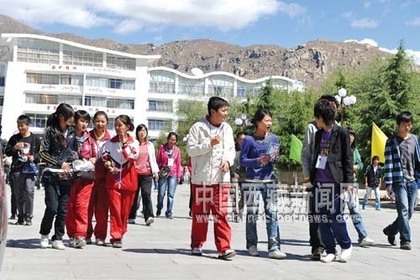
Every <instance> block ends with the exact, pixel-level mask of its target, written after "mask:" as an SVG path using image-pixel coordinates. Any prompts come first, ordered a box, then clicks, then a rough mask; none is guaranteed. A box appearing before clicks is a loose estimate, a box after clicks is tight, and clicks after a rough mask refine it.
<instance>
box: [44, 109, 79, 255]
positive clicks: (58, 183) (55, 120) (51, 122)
mask: <svg viewBox="0 0 420 280" xmlns="http://www.w3.org/2000/svg"><path fill="white" fill-rule="evenodd" d="M73 116H74V111H73V108H72V107H71V106H70V105H69V104H66V103H61V104H60V105H58V107H57V109H56V111H55V112H54V113H53V114H51V115H50V116H49V117H48V120H47V128H46V129H45V134H44V140H43V142H42V145H41V150H40V156H41V159H42V160H43V161H44V162H45V163H46V165H47V166H46V167H47V168H46V169H45V170H44V173H43V176H42V183H43V185H44V189H45V206H46V208H45V212H44V217H43V218H42V221H41V229H40V231H39V233H40V234H41V240H40V246H41V248H47V247H48V246H49V234H50V232H51V228H52V226H53V223H54V235H53V236H52V237H51V240H52V241H53V243H52V247H53V248H55V249H58V250H64V249H65V246H64V244H63V241H62V240H63V236H64V230H65V224H66V214H67V203H68V200H69V196H70V191H71V186H72V185H73V172H72V166H71V162H72V161H73V160H76V159H78V157H79V156H78V153H77V150H78V146H77V141H76V137H75V133H74V127H73V126H72V125H73ZM54 219H55V222H54Z"/></svg>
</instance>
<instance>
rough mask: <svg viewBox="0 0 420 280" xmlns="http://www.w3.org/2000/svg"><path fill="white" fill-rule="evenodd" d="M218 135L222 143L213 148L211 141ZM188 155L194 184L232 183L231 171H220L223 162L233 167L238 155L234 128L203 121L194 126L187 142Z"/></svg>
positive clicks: (226, 124)
mask: <svg viewBox="0 0 420 280" xmlns="http://www.w3.org/2000/svg"><path fill="white" fill-rule="evenodd" d="M218 134H219V135H220V136H221V137H222V141H221V143H219V144H217V145H215V146H213V147H212V146H211V143H210V140H211V138H212V137H214V136H216V135H218ZM187 153H188V155H189V156H190V157H191V166H192V174H191V182H192V183H193V184H199V185H204V184H206V185H209V184H218V183H230V171H227V172H222V171H221V170H220V165H221V164H222V161H228V162H229V165H230V166H232V165H233V163H234V159H235V154H236V152H235V142H234V139H233V131H232V127H231V126H230V125H229V124H228V123H222V124H221V125H220V126H219V127H215V126H213V125H211V124H210V122H209V121H208V120H207V119H203V120H201V121H198V122H196V123H195V124H193V126H192V127H191V129H190V132H189V136H188V140H187Z"/></svg>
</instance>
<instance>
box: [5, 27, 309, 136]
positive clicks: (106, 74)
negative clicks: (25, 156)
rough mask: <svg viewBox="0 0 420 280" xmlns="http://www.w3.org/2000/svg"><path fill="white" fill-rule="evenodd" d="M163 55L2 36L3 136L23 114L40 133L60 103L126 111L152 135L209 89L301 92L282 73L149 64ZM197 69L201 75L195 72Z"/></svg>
mask: <svg viewBox="0 0 420 280" xmlns="http://www.w3.org/2000/svg"><path fill="white" fill-rule="evenodd" d="M159 58H160V56H159V55H134V54H129V53H123V52H117V51H112V50H108V49H101V48H96V47H91V46H87V45H82V44H78V43H74V42H70V41H66V40H61V39H57V38H52V37H47V36H42V35H34V34H1V38H0V117H1V124H2V126H3V134H2V138H5V139H8V138H9V137H10V136H11V135H12V134H13V133H16V130H17V129H16V119H17V118H18V116H19V115H21V114H26V115H28V116H30V117H31V119H32V131H33V132H35V133H40V134H42V132H43V129H44V128H45V124H46V120H47V118H48V116H49V115H50V114H51V113H53V112H54V111H55V109H56V106H57V105H58V104H60V103H63V102H64V103H68V104H71V105H73V106H74V109H75V110H78V109H84V110H86V111H88V112H89V113H90V114H91V115H92V116H93V114H94V113H95V112H96V111H98V110H102V111H105V112H106V113H107V114H108V116H109V119H110V123H109V128H110V129H113V125H114V119H115V117H116V116H118V115H120V114H126V115H129V116H130V117H131V118H132V119H133V121H134V123H135V125H137V124H140V123H144V124H146V125H147V126H148V128H149V135H150V137H152V138H155V137H158V136H159V134H160V131H161V130H162V129H163V128H164V127H165V125H166V124H168V122H170V123H172V125H175V123H174V122H173V120H176V114H175V112H176V108H177V102H178V100H180V99H187V100H191V99H200V100H207V99H208V98H209V97H210V96H212V95H220V96H224V97H227V98H230V97H239V98H241V97H246V96H247V95H248V94H257V93H258V90H259V89H260V88H261V87H262V86H263V85H264V83H265V82H266V81H267V80H268V79H271V81H272V84H273V86H274V87H276V88H280V89H284V90H288V91H291V90H297V91H302V90H303V84H302V83H301V82H299V81H296V80H292V79H289V78H286V77H282V76H272V77H265V78H262V79H258V80H247V79H243V78H240V77H238V76H235V75H233V74H231V73H227V72H212V73H207V74H202V73H200V71H195V75H187V74H184V73H181V72H179V71H176V70H173V69H170V68H166V67H154V68H149V63H150V62H151V61H153V60H157V59H159ZM197 72H198V74H197Z"/></svg>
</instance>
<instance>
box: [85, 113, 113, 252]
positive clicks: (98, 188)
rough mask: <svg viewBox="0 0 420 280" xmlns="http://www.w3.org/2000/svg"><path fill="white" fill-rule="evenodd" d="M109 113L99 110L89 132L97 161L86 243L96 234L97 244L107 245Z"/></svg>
mask: <svg viewBox="0 0 420 280" xmlns="http://www.w3.org/2000/svg"><path fill="white" fill-rule="evenodd" d="M107 125H108V115H107V114H106V113H105V112H104V111H97V112H96V113H95V115H93V129H92V130H91V131H90V132H89V133H90V137H91V138H92V139H93V140H94V141H95V151H96V155H97V156H96V157H97V158H96V163H95V181H94V183H93V188H92V193H91V196H90V201H89V209H88V228H87V234H86V243H87V244H92V235H95V244H96V245H98V246H105V245H106V244H105V239H106V235H107V231H108V209H109V207H108V193H107V191H106V188H105V176H106V173H107V171H106V170H105V168H104V164H103V162H102V154H101V152H100V151H101V149H102V147H103V145H104V144H105V143H106V142H107V141H109V140H110V139H111V133H110V132H109V131H108V130H107V129H106V127H107ZM93 214H95V220H96V224H95V228H93V226H92V219H93Z"/></svg>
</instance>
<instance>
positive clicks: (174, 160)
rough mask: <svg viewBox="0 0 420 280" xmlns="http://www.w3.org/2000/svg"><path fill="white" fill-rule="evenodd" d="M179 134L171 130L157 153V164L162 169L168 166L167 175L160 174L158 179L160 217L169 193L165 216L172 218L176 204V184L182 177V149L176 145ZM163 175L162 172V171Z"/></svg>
mask: <svg viewBox="0 0 420 280" xmlns="http://www.w3.org/2000/svg"><path fill="white" fill-rule="evenodd" d="M177 141H178V135H177V134H176V133H175V132H169V134H168V137H166V143H165V144H164V145H160V147H159V150H158V155H157V164H158V166H159V168H160V169H163V168H168V172H167V174H166V176H159V181H158V197H157V198H158V203H157V210H156V216H157V217H159V216H160V214H161V211H162V208H163V200H164V199H165V195H166V193H167V194H168V198H167V203H166V211H165V216H166V218H168V219H172V215H173V213H172V210H173V206H174V197H175V191H176V186H177V184H178V183H179V181H180V180H181V177H182V175H183V174H182V166H181V150H180V149H179V148H178V146H177V145H176V143H177ZM160 174H161V175H162V172H161V173H160Z"/></svg>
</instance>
